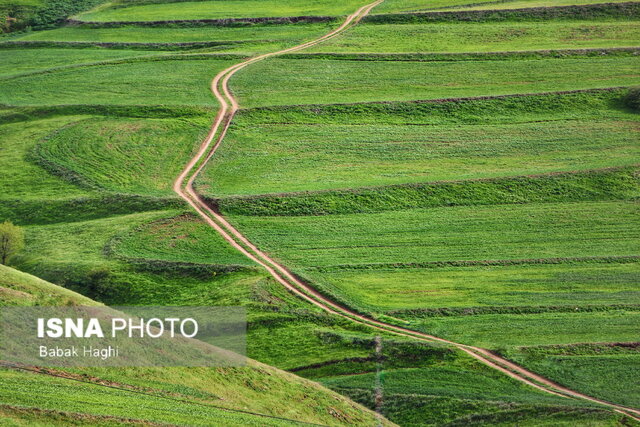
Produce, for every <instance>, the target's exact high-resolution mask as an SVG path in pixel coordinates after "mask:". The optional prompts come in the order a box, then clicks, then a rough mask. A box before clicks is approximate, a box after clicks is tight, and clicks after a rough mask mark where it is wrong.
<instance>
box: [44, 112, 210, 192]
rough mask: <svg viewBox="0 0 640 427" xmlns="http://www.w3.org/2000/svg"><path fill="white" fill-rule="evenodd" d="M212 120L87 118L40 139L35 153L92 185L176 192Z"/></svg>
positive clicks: (94, 186) (125, 189)
mask: <svg viewBox="0 0 640 427" xmlns="http://www.w3.org/2000/svg"><path fill="white" fill-rule="evenodd" d="M208 119H209V118H208V117H203V118H199V119H191V120H185V119H181V120H180V119H128V118H117V119H116V118H92V119H87V120H82V121H78V122H75V123H73V124H71V125H68V126H66V127H63V128H61V129H58V131H57V132H55V133H54V134H52V135H50V136H49V137H48V138H46V139H45V140H43V141H42V142H40V143H39V145H38V146H37V147H36V149H35V150H34V157H36V161H41V162H46V163H48V164H51V165H54V166H52V167H58V168H60V169H61V170H64V171H67V173H69V174H71V175H73V176H74V177H75V178H76V181H77V182H79V183H81V184H83V185H85V186H88V187H90V188H99V189H103V190H109V191H114V192H121V193H135V194H149V195H155V196H160V195H162V196H172V195H173V188H172V187H173V181H174V180H175V177H177V176H178V175H179V174H180V172H181V171H182V169H183V167H184V165H186V164H187V162H188V161H189V159H190V158H191V157H192V156H193V155H194V154H195V152H196V150H197V148H198V146H199V141H201V140H203V139H204V138H205V136H206V134H207V132H208V126H209V123H208V121H209V120H208Z"/></svg>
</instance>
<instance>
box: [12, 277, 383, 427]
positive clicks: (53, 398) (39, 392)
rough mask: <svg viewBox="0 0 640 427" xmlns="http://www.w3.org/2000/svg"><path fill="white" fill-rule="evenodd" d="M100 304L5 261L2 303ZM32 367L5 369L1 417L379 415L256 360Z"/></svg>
mask: <svg viewBox="0 0 640 427" xmlns="http://www.w3.org/2000/svg"><path fill="white" fill-rule="evenodd" d="M95 304H96V303H95V302H94V301H92V300H90V299H88V298H86V297H84V296H82V295H80V294H77V293H75V292H71V291H69V290H67V289H65V288H62V287H59V286H56V285H53V284H51V283H49V282H46V281H44V280H41V279H39V278H37V277H35V276H32V275H29V274H26V273H22V272H19V271H17V270H14V269H12V268H10V267H5V266H0V305H1V306H5V307H6V306H13V305H95ZM29 369H31V368H29ZM29 369H28V370H22V369H12V368H7V367H6V366H3V367H2V368H0V378H2V386H1V387H0V399H1V401H2V411H1V414H2V415H0V417H2V418H0V419H3V420H4V421H6V422H9V421H15V422H18V423H19V422H20V420H22V421H23V422H26V421H29V422H38V423H42V424H48V425H51V424H56V423H57V424H59V425H63V424H64V423H68V422H73V423H78V424H81V425H96V424H97V425H111V424H116V423H125V424H132V425H138V424H144V423H150V422H151V423H152V422H159V423H178V424H185V423H186V424H189V425H210V423H211V420H212V419H215V420H218V421H216V422H221V423H224V424H225V425H238V426H240V425H299V424H304V423H305V422H310V423H323V424H329V425H331V424H333V425H335V424H341V423H342V422H343V421H348V422H349V423H353V424H355V425H358V424H361V425H370V424H371V423H372V422H373V420H374V419H375V417H374V416H373V414H371V413H368V412H366V411H364V410H363V409H362V408H361V407H359V406H357V405H355V404H353V403H351V402H349V401H347V400H346V399H343V398H341V397H339V395H337V394H335V393H332V392H330V391H328V390H326V389H324V388H322V387H320V386H319V385H317V384H315V383H312V382H310V381H306V380H303V379H300V378H298V377H296V376H294V375H291V374H288V373H285V372H283V371H279V370H277V369H275V368H271V367H268V366H266V365H262V364H259V363H257V362H254V361H249V366H247V367H241V368H226V369H206V368H164V369H163V368H146V369H140V368H117V369H116V368H93V369H89V368H85V369H75V370H69V371H56V370H47V369H44V370H29ZM50 374H52V375H50ZM105 384H109V385H111V387H105ZM265 392H267V394H268V396H269V399H268V400H267V399H265V398H264V397H265V396H266V394H265ZM105 402H109V403H108V404H107V405H105ZM285 402H288V403H287V404H284V403H285ZM258 414H265V415H267V416H260V415H258ZM269 416H275V417H283V418H285V419H274V418H269ZM4 421H3V422H4ZM297 421H300V422H297ZM50 423H51V424H50Z"/></svg>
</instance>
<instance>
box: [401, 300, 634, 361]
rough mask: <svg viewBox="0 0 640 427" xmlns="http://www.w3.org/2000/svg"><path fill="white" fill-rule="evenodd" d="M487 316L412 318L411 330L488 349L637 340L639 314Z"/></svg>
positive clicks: (578, 308) (631, 312) (578, 309)
mask: <svg viewBox="0 0 640 427" xmlns="http://www.w3.org/2000/svg"><path fill="white" fill-rule="evenodd" d="M576 309H577V310H575V313H540V314H526V315H521V314H488V315H480V316H456V317H434V318H429V319H416V320H415V322H414V323H412V325H413V327H415V328H418V329H420V330H422V331H425V332H428V333H430V334H434V335H437V336H439V337H442V338H447V339H451V340H455V341H457V342H461V343H464V344H471V345H476V346H480V347H484V348H490V349H499V350H501V349H505V348H509V347H513V346H529V345H550V344H573V343H585V342H596V343H598V342H634V341H637V340H638V322H639V321H640V312H638V311H633V310H624V309H620V310H614V311H606V312H593V313H581V312H580V306H579V305H576Z"/></svg>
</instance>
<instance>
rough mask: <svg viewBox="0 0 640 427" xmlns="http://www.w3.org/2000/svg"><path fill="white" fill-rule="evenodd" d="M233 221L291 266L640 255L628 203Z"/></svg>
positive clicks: (635, 210) (635, 208) (633, 209)
mask: <svg viewBox="0 0 640 427" xmlns="http://www.w3.org/2000/svg"><path fill="white" fill-rule="evenodd" d="M230 218H231V220H232V221H233V222H234V223H235V224H236V225H237V226H238V227H240V229H241V230H242V231H243V232H245V233H246V234H247V236H248V237H249V238H250V239H251V240H253V241H254V242H255V243H256V244H257V245H258V246H259V247H261V248H262V249H264V250H266V251H268V252H270V253H271V254H273V255H274V256H275V257H276V258H278V259H280V260H282V261H283V262H285V263H286V264H287V265H290V266H296V267H311V266H322V267H326V266H335V265H356V266H357V265H369V264H371V265H372V266H375V265H376V264H379V263H416V262H431V261H454V260H513V259H538V258H556V257H592V256H620V255H633V254H636V253H637V251H638V249H639V248H638V244H637V242H638V232H637V231H636V230H637V229H638V205H637V203H635V202H633V201H631V202H624V201H621V202H617V201H611V202H604V201H603V202H583V203H542V204H527V205H501V206H500V205H496V206H460V207H449V208H433V209H409V210H404V211H395V212H393V211H391V212H381V213H372V214H365V215H362V214H360V215H357V214H356V215H329V216H309V217H256V216H231V217H230Z"/></svg>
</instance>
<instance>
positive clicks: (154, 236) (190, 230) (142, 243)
mask: <svg viewBox="0 0 640 427" xmlns="http://www.w3.org/2000/svg"><path fill="white" fill-rule="evenodd" d="M111 246H112V249H111V252H112V254H113V255H116V256H119V257H123V258H125V259H152V260H162V261H170V262H187V263H209V264H213V263H215V264H238V265H255V264H254V263H253V261H251V260H250V259H249V258H247V257H245V256H244V255H242V254H241V253H240V252H238V251H237V250H235V249H234V248H232V247H231V245H230V244H228V243H227V242H225V241H224V240H222V239H221V238H220V236H219V235H218V234H217V233H216V232H215V231H214V230H213V229H212V228H211V227H209V226H208V225H207V224H206V223H205V222H204V221H203V220H202V219H200V218H199V217H196V216H194V215H190V214H185V215H180V216H175V217H171V218H163V219H160V220H156V221H153V222H150V223H147V224H143V225H141V226H139V227H138V228H136V229H135V230H134V231H130V232H128V233H125V234H124V235H121V236H118V237H117V238H116V240H115V241H114V242H113V243H112V244H111Z"/></svg>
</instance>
